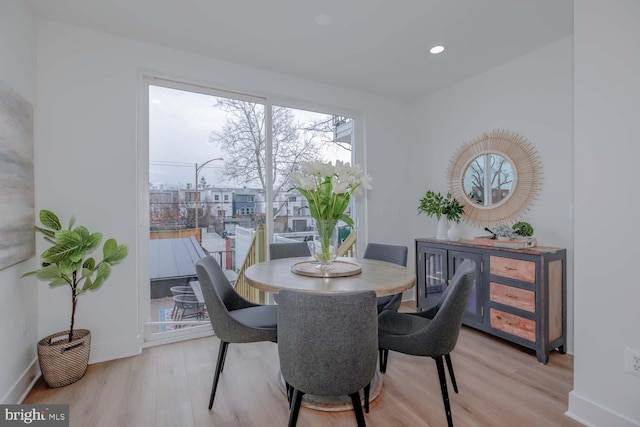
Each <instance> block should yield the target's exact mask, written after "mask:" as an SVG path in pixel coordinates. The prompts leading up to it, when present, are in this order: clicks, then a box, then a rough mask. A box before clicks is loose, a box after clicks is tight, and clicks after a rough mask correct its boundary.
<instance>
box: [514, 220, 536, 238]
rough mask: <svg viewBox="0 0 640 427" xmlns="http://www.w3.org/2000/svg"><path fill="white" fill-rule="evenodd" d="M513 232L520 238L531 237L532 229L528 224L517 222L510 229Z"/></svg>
mask: <svg viewBox="0 0 640 427" xmlns="http://www.w3.org/2000/svg"><path fill="white" fill-rule="evenodd" d="M511 228H512V229H513V232H514V233H515V234H516V235H517V236H520V237H531V236H533V227H532V226H531V224H529V223H528V222H524V221H518V222H516V223H515V224H513V226H512V227H511Z"/></svg>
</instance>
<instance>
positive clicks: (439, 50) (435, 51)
mask: <svg viewBox="0 0 640 427" xmlns="http://www.w3.org/2000/svg"><path fill="white" fill-rule="evenodd" d="M429 52H431V53H432V54H434V55H437V54H439V53H442V52H444V46H434V47H432V48H431V49H429Z"/></svg>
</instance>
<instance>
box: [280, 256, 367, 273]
mask: <svg viewBox="0 0 640 427" xmlns="http://www.w3.org/2000/svg"><path fill="white" fill-rule="evenodd" d="M319 265H320V263H319V262H317V261H300V262H296V263H295V264H293V265H292V266H291V271H292V272H293V273H295V274H299V275H301V276H310V277H348V276H355V275H356V274H360V273H361V272H362V269H361V268H360V266H359V265H358V264H355V263H353V262H348V261H339V260H335V261H334V262H333V266H332V268H331V269H326V270H321V269H320V268H318V266H319Z"/></svg>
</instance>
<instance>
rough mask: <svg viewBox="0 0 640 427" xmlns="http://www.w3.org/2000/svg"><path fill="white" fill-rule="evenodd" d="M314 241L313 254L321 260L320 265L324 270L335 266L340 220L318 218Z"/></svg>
mask: <svg viewBox="0 0 640 427" xmlns="http://www.w3.org/2000/svg"><path fill="white" fill-rule="evenodd" d="M313 243H314V244H313V251H312V255H313V257H314V258H315V259H316V260H317V261H318V262H319V265H318V267H319V268H320V269H323V270H330V269H331V268H333V262H334V261H335V259H336V257H337V256H338V220H336V219H317V220H316V226H315V233H314V237H313Z"/></svg>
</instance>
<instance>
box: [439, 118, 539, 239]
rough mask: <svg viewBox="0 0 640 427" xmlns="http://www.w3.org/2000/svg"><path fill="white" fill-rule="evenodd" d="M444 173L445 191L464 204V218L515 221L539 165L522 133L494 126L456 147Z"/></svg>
mask: <svg viewBox="0 0 640 427" xmlns="http://www.w3.org/2000/svg"><path fill="white" fill-rule="evenodd" d="M447 178H448V182H449V191H450V192H451V194H452V195H453V197H455V198H456V199H458V201H460V203H462V204H463V205H464V206H465V210H464V219H465V221H467V222H468V223H470V224H473V225H477V226H482V227H487V226H490V225H494V224H505V223H510V222H515V221H516V220H517V219H519V218H520V217H521V216H523V215H524V214H525V213H526V212H527V211H528V210H529V209H530V207H531V204H532V203H533V201H534V200H535V199H536V197H537V196H538V193H539V191H540V186H541V183H542V171H541V163H540V159H539V157H538V154H537V152H536V150H535V148H534V147H533V145H531V144H530V143H529V142H528V141H527V140H526V139H525V138H524V137H523V136H521V135H518V134H517V133H515V132H509V131H506V130H493V131H492V132H491V133H484V134H482V135H481V136H479V137H477V138H476V139H474V140H472V141H471V142H466V143H463V144H462V145H461V146H460V148H458V150H457V151H456V152H455V153H454V155H453V157H452V158H451V161H450V162H449V168H448V170H447Z"/></svg>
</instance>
